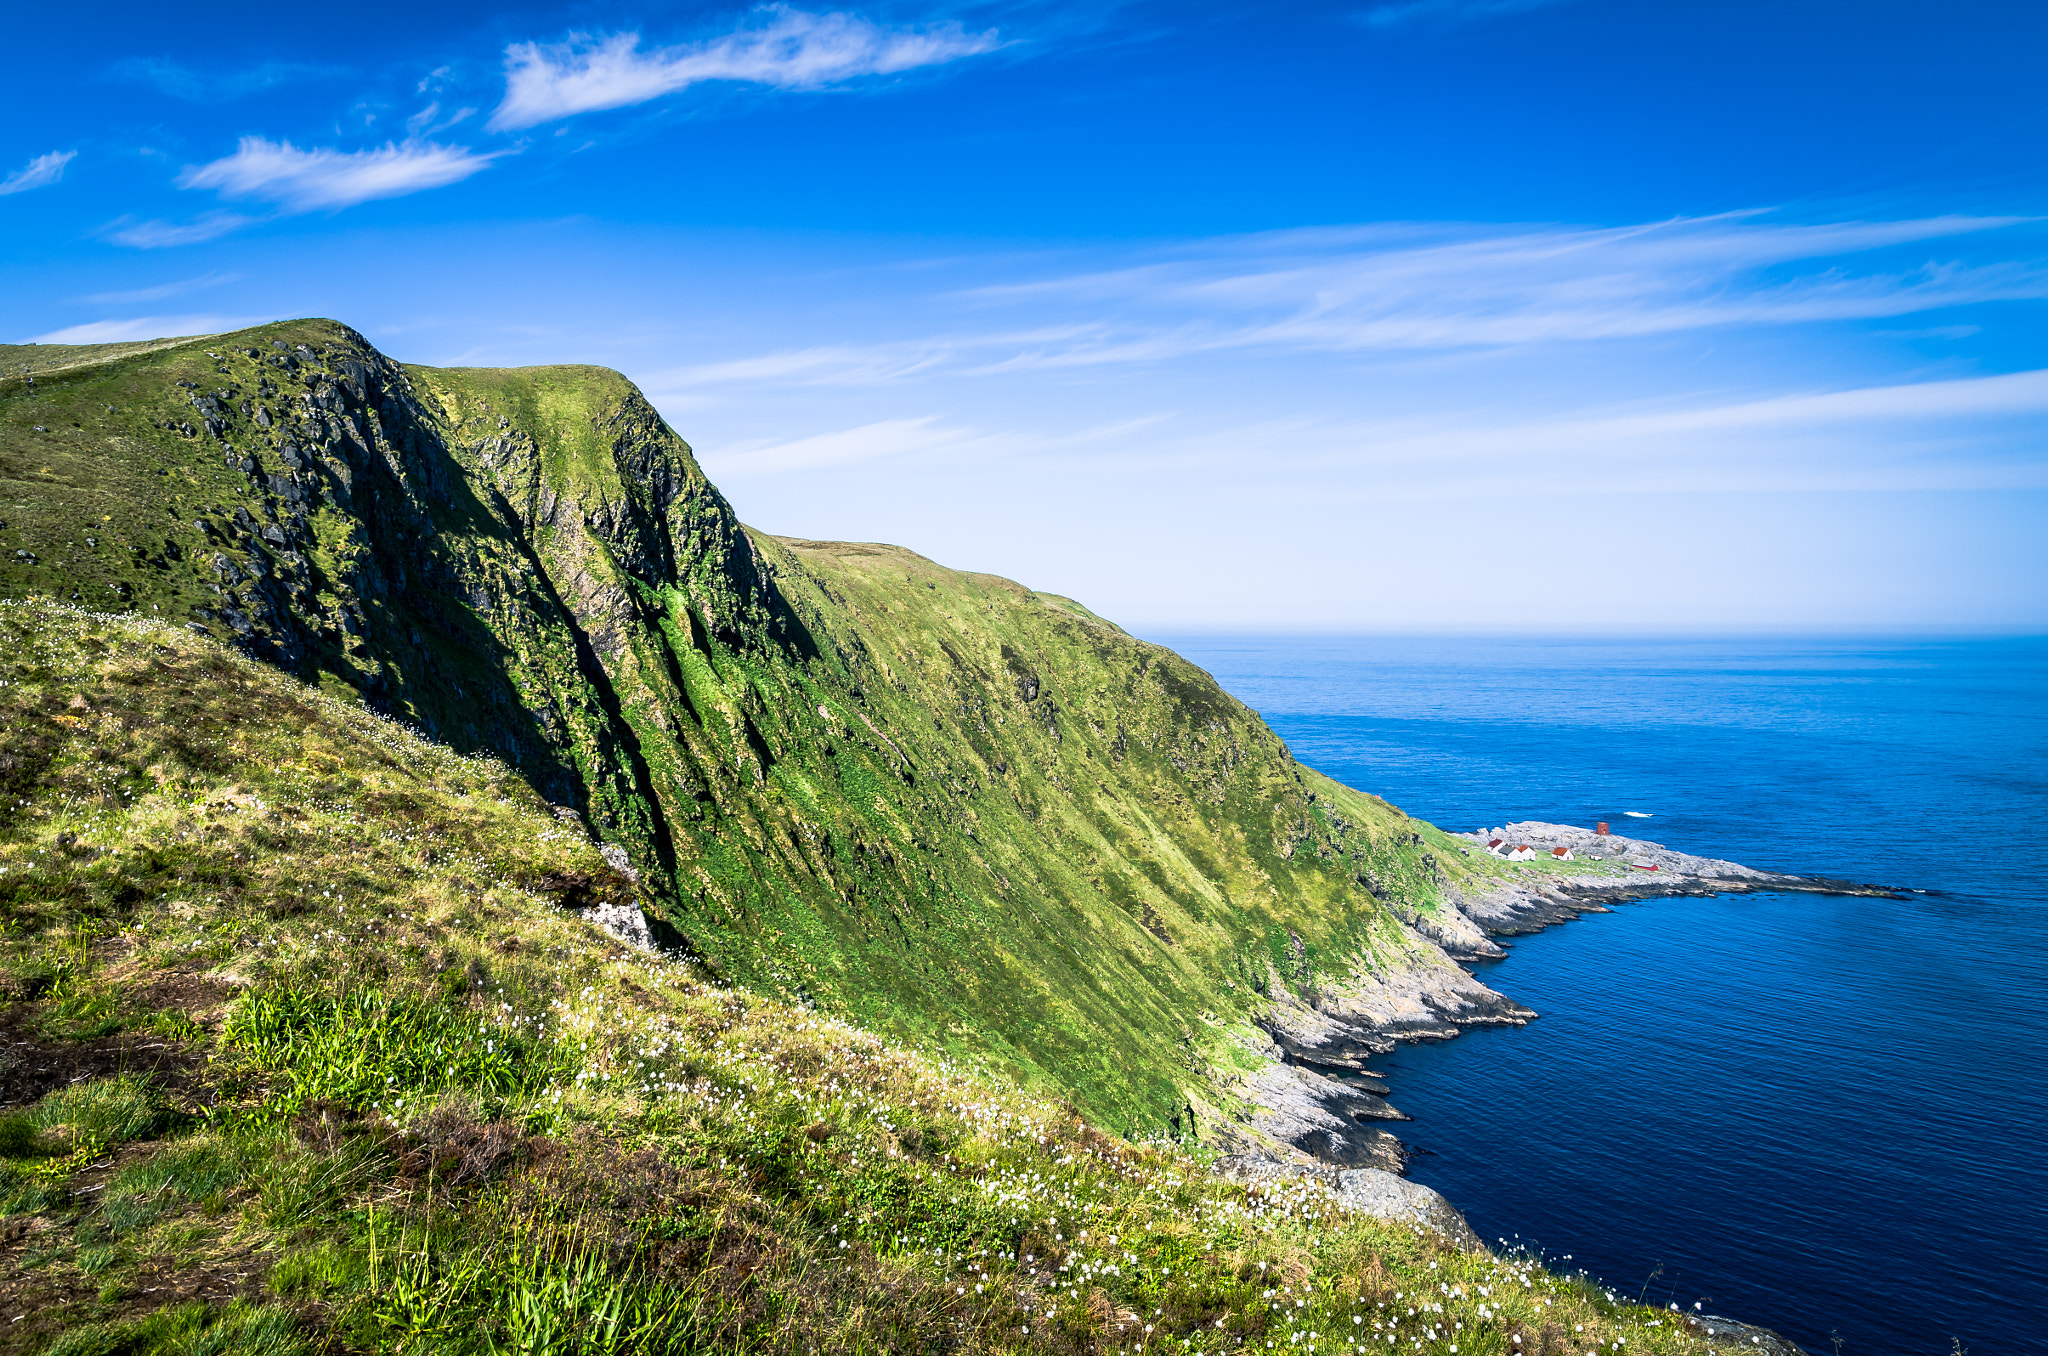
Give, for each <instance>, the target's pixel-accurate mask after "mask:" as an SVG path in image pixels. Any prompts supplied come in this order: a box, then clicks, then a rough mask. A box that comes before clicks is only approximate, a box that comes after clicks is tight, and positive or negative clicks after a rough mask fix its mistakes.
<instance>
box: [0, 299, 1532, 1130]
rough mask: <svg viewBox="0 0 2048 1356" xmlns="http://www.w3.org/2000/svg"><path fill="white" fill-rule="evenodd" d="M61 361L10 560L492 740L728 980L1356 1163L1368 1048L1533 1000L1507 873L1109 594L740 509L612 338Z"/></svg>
mask: <svg viewBox="0 0 2048 1356" xmlns="http://www.w3.org/2000/svg"><path fill="white" fill-rule="evenodd" d="M37 347H38V348H39V349H46V348H48V347H50V346H37ZM61 357H62V355H58V354H51V353H41V354H39V355H38V358H39V360H40V361H41V364H42V365H41V366H40V367H39V369H38V371H37V372H28V373H23V374H19V375H15V374H12V373H10V374H9V375H7V376H6V377H5V378H4V379H0V399H4V401H5V414H4V417H0V487H4V489H5V491H7V499H8V500H9V501H10V503H11V507H9V508H6V509H0V519H5V518H13V519H15V521H14V522H12V523H7V524H5V525H0V593H5V594H8V595H12V596H27V595H44V596H53V597H60V598H65V597H68V599H69V600H70V601H74V602H78V603H80V604H81V605H84V604H85V603H87V602H91V603H92V604H93V605H95V606H109V605H111V606H114V607H117V608H127V609H132V610H138V611H139V610H147V611H148V612H149V613H150V614H151V615H164V616H172V617H178V618H181V619H184V620H186V622H187V624H188V625H191V626H193V627H194V628H195V629H200V630H204V631H207V632H208V633H209V634H212V635H214V636H216V637H217V638H220V639H223V640H227V641H229V642H231V643H234V644H236V645H237V646H238V647H239V648H242V649H243V650H245V651H246V652H248V653H250V654H252V655H254V656H256V657H258V658H261V659H264V660H266V661H268V662H271V663H273V664H277V665H279V666H280V667H283V668H286V669H287V670H288V671H291V672H294V673H296V674H298V675H299V676H301V677H303V678H306V679H308V680H311V681H316V682H319V683H321V684H322V685H323V686H325V687H327V688H328V689H329V690H330V691H335V692H343V693H350V694H354V695H356V696H358V697H359V698H360V699H361V700H363V701H365V702H366V703H367V704H369V705H371V706H372V707H374V708H375V709H378V710H381V711H384V712H386V713H387V714H390V715H393V716H396V717H398V718H400V719H403V720H406V721H408V722H410V723H412V724H414V725H416V726H418V727H419V728H420V729H422V730H423V731H425V732H427V733H428V734H430V735H432V736H433V737H435V738H437V739H442V740H444V741H446V742H448V743H450V744H451V745H452V746H454V747H456V748H458V749H465V750H471V751H486V752H490V753H492V754H494V755H496V756H499V757H502V758H504V759H505V760H506V761H507V762H508V763H509V764H511V765H512V766H513V767H515V768H516V769H518V771H519V772H520V774H521V775H522V776H523V777H525V778H526V780H527V781H528V782H529V784H531V785H532V786H534V788H535V789H536V790H537V791H538V792H540V794H541V795H542V796H543V797H545V798H546V799H547V800H549V801H550V802H553V803H554V804H556V805H557V806H559V807H561V809H560V811H559V812H560V813H563V814H565V815H569V816H573V817H575V818H577V819H578V820H579V821H580V822H581V823H582V824H584V825H585V826H586V827H587V828H588V829H589V831H590V832H592V833H593V834H594V835H595V836H596V837H598V838H600V839H602V840H604V841H606V842H610V843H615V844H617V845H619V846H621V847H623V848H624V849H625V850H626V852H627V853H628V855H629V856H630V857H631V859H632V861H633V862H634V863H635V865H636V866H637V867H638V869H639V870H640V871H641V872H642V873H643V874H644V875H645V876H646V878H647V882H648V887H649V888H648V892H647V897H648V899H649V900H650V905H649V911H650V913H651V914H652V915H653V919H654V925H655V927H656V930H657V932H658V934H659V935H660V936H661V937H662V938H663V939H664V940H665V941H666V942H667V943H668V944H670V945H672V946H676V947H679V948H683V949H686V950H688V951H689V952H690V953H691V954H693V955H695V956H697V957H698V958H700V960H701V961H702V962H703V963H704V964H706V965H708V966H711V967H713V968H715V969H716V970H717V971H718V972H719V973H721V974H724V975H726V976H728V977H730V978H732V979H734V980H736V981H738V982H741V983H744V984H746V985H748V986H750V987H754V988H757V989H759V990H761V991H762V992H766V993H773V994H782V995H785V996H788V997H791V998H793V999H795V1000H797V1001H800V1002H814V1003H822V1004H824V1005H827V1006H830V1007H832V1008H833V1010H835V1011H838V1012H842V1013H844V1014H846V1015H847V1016H849V1017H851V1018H853V1019H855V1020H858V1021H860V1022H862V1023H864V1024H867V1025H870V1026H873V1027H875V1028H877V1029H880V1030H885V1031H889V1032H892V1033H894V1034H898V1035H902V1036H907V1037H914V1038H917V1039H920V1040H927V1041H930V1042H932V1043H934V1044H936V1045H937V1046H939V1047H940V1048H944V1049H948V1050H950V1051H952V1052H954V1053H956V1054H960V1055H965V1056H972V1057H978V1058H985V1059H990V1060H994V1061H996V1062H999V1063H1001V1064H1002V1065H1004V1066H1005V1067H1006V1068H1009V1069H1011V1070H1013V1071H1016V1072H1018V1073H1019V1074H1020V1075H1021V1076H1023V1077H1024V1078H1025V1079H1026V1080H1027V1081H1028V1082H1030V1083H1032V1084H1034V1085H1036V1086H1040V1087H1045V1088H1049V1089H1057V1090H1058V1091H1060V1092H1061V1093H1062V1094H1063V1095H1067V1096H1071V1097H1072V1098H1074V1100H1075V1101H1076V1102H1077V1104H1079V1105H1080V1106H1082V1107H1083V1108H1084V1110H1086V1111H1087V1112H1088V1113H1089V1114H1090V1115H1091V1116H1094V1117H1097V1118H1099V1119H1100V1120H1101V1121H1103V1122H1104V1123H1105V1124H1108V1125H1111V1126H1113V1127H1115V1128H1119V1129H1123V1130H1127V1131H1131V1132H1138V1131H1142V1130H1147V1129H1161V1128H1166V1129H1171V1130H1172V1132H1173V1133H1176V1134H1179V1135H1182V1136H1194V1137H1200V1138H1204V1139H1207V1140H1209V1141H1211V1142H1213V1143H1216V1144H1218V1145H1219V1146H1220V1147H1225V1148H1229V1147H1236V1146H1239V1145H1243V1144H1254V1145H1257V1144H1265V1145H1269V1146H1270V1145H1275V1144H1279V1145H1291V1146H1293V1147H1294V1148H1295V1149H1298V1150H1305V1151H1308V1152H1312V1153H1315V1154H1316V1155H1318V1156H1320V1157H1323V1158H1325V1159H1328V1160H1331V1161H1335V1162H1339V1163H1346V1162H1354V1163H1355V1162H1381V1163H1390V1162H1394V1161H1397V1158H1396V1157H1395V1155H1396V1153H1397V1146H1396V1145H1395V1144H1394V1142H1393V1140H1392V1137H1391V1136H1389V1135H1386V1134H1385V1133H1384V1132H1383V1131H1380V1130H1379V1129H1378V1128H1377V1127H1376V1126H1375V1125H1374V1124H1373V1123H1374V1122H1376V1121H1379V1120H1383V1119H1391V1118H1393V1117H1395V1116H1398V1114H1399V1113H1398V1112H1395V1111H1393V1109H1392V1108H1390V1107H1387V1106H1386V1105H1385V1103H1384V1102H1383V1101H1382V1100H1381V1099H1380V1097H1379V1095H1378V1094H1377V1093H1374V1092H1372V1091H1371V1090H1370V1087H1369V1086H1368V1085H1367V1083H1365V1082H1361V1081H1359V1080H1357V1079H1356V1078H1354V1077H1353V1075H1354V1073H1355V1071H1356V1069H1357V1068H1359V1067H1362V1058H1363V1056H1364V1055H1365V1054H1366V1053H1370V1052H1376V1051H1380V1050H1384V1049H1385V1048H1387V1047H1388V1046H1389V1045H1390V1044H1391V1042H1392V1041H1393V1040H1395V1039H1401V1038H1416V1037H1425V1036H1442V1035H1446V1034H1455V1032H1456V1030H1458V1029H1459V1028H1460V1027H1461V1026H1462V1025H1470V1024H1474V1023H1503V1022H1505V1023H1516V1022H1522V1021H1527V1020H1528V1019H1529V1018H1530V1017H1531V1016H1533V1014H1532V1013H1530V1012H1529V1011H1528V1010H1527V1009H1525V1008H1521V1007H1519V1006H1518V1005H1515V1004H1513V1003H1511V1002H1510V1001H1509V1000H1507V999H1504V998H1502V997H1501V996H1500V995H1498V994H1495V993H1493V992H1492V991H1491V990H1488V989H1486V988H1485V987H1484V986H1483V985H1480V984H1479V983H1478V982H1477V981H1476V980H1474V979H1472V978H1471V976H1470V975H1469V974H1467V973H1466V972H1465V971H1464V970H1463V969H1461V968H1460V967H1459V966H1458V965H1457V964H1455V963H1454V957H1460V956H1463V957H1475V956H1485V955H1498V954H1499V950H1498V948H1497V947H1496V946H1495V945H1494V944H1493V943H1492V942H1491V941H1490V940H1489V939H1488V938H1487V937H1486V936H1485V934H1484V933H1483V932H1482V931H1481V930H1480V929H1479V928H1478V927H1476V926H1474V925H1473V924H1472V922H1471V921H1470V920H1469V919H1468V918H1467V917H1466V916H1465V914H1464V913H1462V912H1461V911H1460V910H1459V908H1458V906H1457V903H1456V901H1457V900H1458V899H1460V898H1471V897H1476V896H1481V895H1485V894H1486V893H1488V892H1489V891H1494V890H1498V889H1500V888H1503V887H1504V886H1505V885H1506V884H1507V883H1508V882H1509V881H1510V880H1511V879H1520V877H1516V876H1515V873H1514V872H1513V871H1512V870H1510V869H1509V868H1506V867H1504V866H1497V865H1496V864H1494V863H1493V862H1492V861H1491V860H1490V859H1486V858H1485V857H1484V854H1479V855H1477V856H1475V855H1473V854H1471V853H1470V850H1469V849H1468V848H1466V847H1464V846H1463V845H1462V844H1461V843H1460V842H1459V841H1458V840H1456V839H1454V838H1453V837H1452V836H1450V835H1447V834H1444V833H1442V832H1441V831H1439V830H1438V829H1436V828H1435V826H1432V825H1428V824H1425V823H1423V822H1422V821H1418V820H1413V819H1410V818H1409V817H1408V816H1406V815H1405V814H1403V813H1402V812H1400V811H1399V810H1398V809H1396V808H1394V807H1392V806H1390V805H1387V804H1386V802H1384V801H1382V800H1380V799H1379V798H1377V797H1374V796H1371V795H1369V794H1367V793H1364V792H1360V791H1357V790H1354V789H1352V788H1349V787H1345V786H1342V785H1340V784H1338V783H1336V782H1333V781H1331V780H1330V779H1328V778H1325V777H1323V776H1321V775H1320V774H1318V773H1315V772H1314V771H1313V770H1311V769H1307V768H1304V767H1302V766H1301V765H1299V764H1298V763H1297V762H1296V761H1295V760H1294V758H1293V756H1292V754H1291V753H1290V752H1289V751H1288V750H1287V748H1286V746H1285V744H1284V743H1283V742H1282V741H1281V740H1279V738H1278V737H1277V736H1275V735H1274V734H1273V733H1272V732H1271V731H1270V730H1269V729H1267V728H1266V726H1265V724H1264V722H1263V721H1261V720H1259V718H1258V717H1257V716H1256V714H1255V713H1253V712H1251V711H1249V710H1248V709H1247V708H1245V707H1244V706H1243V704H1242V703H1240V702H1238V701H1237V700H1236V699H1235V698H1232V697H1230V696H1229V695H1228V694H1227V693H1225V692H1224V691H1223V690H1222V689H1221V688H1220V687H1219V686H1217V685H1216V683H1215V682H1214V680H1213V679H1212V678H1210V677H1209V675H1207V674H1206V673H1203V672H1202V671H1201V670H1199V669H1198V668H1196V667H1194V666H1193V665H1190V664H1188V663H1187V662H1186V661H1184V660H1182V659H1180V658H1179V657H1178V656H1176V655H1174V654H1172V652H1171V651H1168V650H1165V649H1164V648H1162V647H1159V646H1154V645H1151V644H1149V643H1147V642H1144V641H1142V640H1139V639H1137V638H1135V637H1132V636H1130V635H1129V634H1128V633H1126V632H1124V631H1123V630H1121V628H1118V627H1116V626H1115V625H1114V624H1112V623H1110V622H1107V621H1105V620H1104V619H1102V618H1100V617H1098V616H1096V615H1095V614H1094V613H1093V612H1092V611H1090V610H1089V609H1088V608H1086V606H1085V605H1083V604H1080V603H1078V602H1075V601H1073V600H1071V599H1065V598H1060V597H1057V596H1056V595H1049V594H1043V593H1038V592H1035V591H1033V590H1031V589H1029V588H1027V587H1026V586H1024V585H1022V584H1018V583H1015V582H1014V581H1010V580H1006V579H1001V578H1000V577H998V576H993V575H982V574H971V573H961V572H957V571H953V570H949V569H946V568H945V567H943V566H940V565H938V564H936V563H935V562H932V561H929V560H927V559H925V558H924V557H922V556H919V555H917V554H916V553H914V552H911V551H908V550H906V549H904V548H901V547H894V546H889V545H886V544H879V543H825V542H816V541H808V540H802V539H796V538H782V537H776V536H772V535H770V534H767V533H763V532H759V531H757V530H754V529H750V528H747V527H745V526H744V525H743V524H741V523H740V521H739V519H738V517H737V515H736V514H734V513H733V511H732V509H731V506H730V505H729V504H728V503H727V502H726V501H725V499H724V498H723V496H722V495H720V494H719V493H718V491H717V489H716V488H715V487H714V486H712V485H711V484H710V482H709V481H708V480H707V479H706V478H705V477H704V475H703V473H702V471H701V469H700V468H699V467H698V466H697V464H696V461H695V458H694V456H693V455H692V454H691V452H690V449H689V447H688V444H687V443H685V442H683V440H682V439H681V438H679V437H677V436H676V435H675V434H674V433H673V431H671V430H670V429H669V428H668V427H667V425H666V424H665V423H664V422H663V421H662V420H661V418H660V416H659V415H658V414H657V413H656V412H655V411H654V410H653V408H652V407H651V406H650V405H648V404H647V402H646V401H645V399H644V397H642V396H641V395H640V394H639V392H638V391H637V390H636V389H634V388H633V387H632V385H631V383H630V382H627V381H626V380H625V379H624V378H623V377H621V376H619V375H618V374H617V373H613V372H610V371H608V370H606V369H600V368H590V367H580V366H574V365H557V366H547V367H534V368H521V369H509V370H503V369H482V368H453V369H437V368H428V367H420V366H416V365H407V364H401V363H397V362H395V361H393V360H392V359H390V358H388V357H386V356H385V355H383V354H381V353H379V352H378V351H377V350H376V349H375V348H374V347H373V346H372V345H370V344H369V343H368V342H367V341H366V340H364V339H363V338H362V336H360V335H359V334H357V333H355V332H354V331H352V330H349V329H347V328H346V327H345V326H341V325H338V324H335V323H333V322H329V321H291V322H281V323H279V324H275V325H266V326H261V327H257V328H255V329H252V330H248V331H241V332H237V333H234V334H228V335H217V336H206V337H201V338H197V339H191V340H185V341H178V342H173V343H152V344H149V345H142V346H135V347H131V348H124V349H123V350H122V351H120V352H108V353H96V354H93V355H87V360H85V361H79V362H75V363H69V364H65V365H58V362H57V360H61ZM39 374H40V375H41V376H42V380H41V381H40V382H35V383H31V382H30V378H31V377H34V376H36V375H39ZM1546 869H1548V868H1546ZM1333 1073H1334V1074H1336V1075H1338V1077H1334V1078H1333V1077H1331V1076H1329V1075H1331V1074H1333ZM1347 1080H1348V1081H1347Z"/></svg>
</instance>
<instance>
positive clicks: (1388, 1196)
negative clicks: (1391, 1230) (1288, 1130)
mask: <svg viewBox="0 0 2048 1356" xmlns="http://www.w3.org/2000/svg"><path fill="white" fill-rule="evenodd" d="M1337 1199H1338V1200H1339V1201H1340V1202H1342V1203H1343V1205H1344V1208H1345V1209H1347V1210H1355V1211H1358V1212H1359V1213H1361V1214H1367V1215H1372V1216H1375V1217H1377V1218H1379V1219H1387V1220H1395V1221H1405V1222H1407V1223H1410V1224H1418V1225H1421V1226H1422V1227H1423V1228H1426V1229H1433V1230H1435V1231H1436V1232H1437V1233H1440V1234H1442V1235H1444V1236H1445V1237H1446V1238H1448V1239H1450V1241H1451V1242H1452V1243H1454V1244H1455V1245H1457V1247H1458V1248H1460V1249H1461V1250H1463V1251H1465V1252H1484V1251H1486V1245H1485V1244H1484V1243H1482V1242H1480V1241H1479V1235H1478V1234H1476V1233H1473V1232H1472V1226H1471V1225H1470V1224H1467V1223H1466V1222H1465V1217H1464V1216H1463V1215H1461V1214H1459V1213H1458V1212H1457V1211H1456V1210H1455V1209H1453V1208H1452V1207H1451V1203H1450V1202H1449V1201H1447V1200H1445V1199H1444V1198H1443V1197H1442V1196H1441V1195H1439V1194H1437V1193H1436V1192H1434V1191H1431V1190H1430V1189H1429V1188H1428V1187H1426V1186H1424V1185H1422V1184H1421V1183H1420V1182H1411V1181H1409V1180H1408V1179H1407V1178H1405V1177H1396V1176H1395V1175H1394V1174H1393V1173H1391V1172H1383V1171H1381V1170H1380V1169H1378V1168H1346V1169H1344V1170H1342V1171H1340V1172H1339V1173H1338V1174H1337Z"/></svg>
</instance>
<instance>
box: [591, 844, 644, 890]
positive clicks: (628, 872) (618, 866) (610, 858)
mask: <svg viewBox="0 0 2048 1356" xmlns="http://www.w3.org/2000/svg"><path fill="white" fill-rule="evenodd" d="M598 855H599V856H601V857H603V858H604V864H605V865H606V866H609V867H610V868H611V869H612V870H614V871H616V872H618V873H619V874H620V875H622V876H624V877H625V878H626V879H627V880H629V881H632V882H633V883H634V884H636V885H637V884H638V883H639V881H640V873H639V872H638V871H635V870H634V869H633V859H632V858H630V857H628V856H627V855H626V850H625V849H624V848H622V847H620V846H619V845H618V844H617V843H606V844H605V845H604V846H603V847H601V848H599V849H598Z"/></svg>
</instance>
